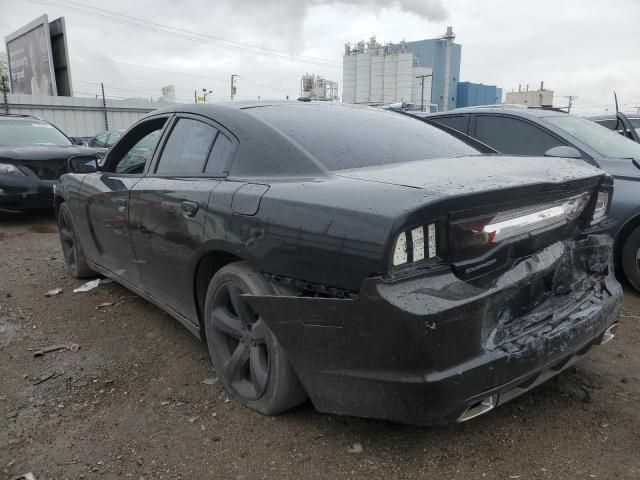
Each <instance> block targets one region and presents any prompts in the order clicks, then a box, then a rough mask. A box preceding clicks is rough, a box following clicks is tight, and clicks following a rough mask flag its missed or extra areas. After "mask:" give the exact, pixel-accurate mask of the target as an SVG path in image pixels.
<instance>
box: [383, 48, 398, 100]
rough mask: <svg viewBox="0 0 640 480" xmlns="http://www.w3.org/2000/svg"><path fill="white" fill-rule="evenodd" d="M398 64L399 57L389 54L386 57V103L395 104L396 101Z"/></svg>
mask: <svg viewBox="0 0 640 480" xmlns="http://www.w3.org/2000/svg"><path fill="white" fill-rule="evenodd" d="M397 64H398V56H397V55H395V54H392V53H387V54H386V55H385V57H384V95H383V98H382V101H383V102H384V103H393V102H395V101H396V70H397V66H398V65H397Z"/></svg>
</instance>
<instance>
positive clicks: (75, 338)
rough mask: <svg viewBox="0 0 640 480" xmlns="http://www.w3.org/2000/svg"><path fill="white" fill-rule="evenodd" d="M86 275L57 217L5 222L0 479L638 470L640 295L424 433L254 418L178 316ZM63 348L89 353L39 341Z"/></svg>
mask: <svg viewBox="0 0 640 480" xmlns="http://www.w3.org/2000/svg"><path fill="white" fill-rule="evenodd" d="M82 283H83V282H81V281H78V280H75V279H73V278H72V277H71V276H69V275H68V274H67V273H66V271H65V269H64V265H63V260H62V254H61V250H60V244H59V240H58V236H57V229H56V226H55V222H54V221H53V220H52V218H50V217H47V216H38V215H28V216H23V217H2V218H0V477H6V478H13V477H14V476H16V475H19V474H22V473H26V472H33V473H34V474H36V476H37V478H38V479H39V480H41V479H51V478H56V479H63V478H133V479H136V480H137V479H142V478H144V479H156V478H181V479H196V478H198V479H204V478H231V479H254V478H292V479H300V478H352V477H353V478H367V479H369V478H386V479H388V478H429V479H439V478H446V479H450V478H454V479H455V478H460V479H475V478H478V479H482V478H487V479H494V478H496V479H523V480H524V479H578V478H580V479H582V478H585V479H590V478H611V479H637V478H640V410H639V409H638V404H639V403H640V369H639V367H640V356H639V355H638V343H639V340H640V297H639V296H638V295H637V294H636V293H634V292H633V291H631V290H630V289H627V290H626V292H625V301H624V308H623V313H622V318H621V319H620V321H621V328H620V329H619V330H618V336H617V337H616V338H615V339H614V340H613V341H612V342H610V343H608V344H607V345H605V346H603V347H601V348H598V349H596V350H594V351H592V352H590V353H589V354H588V355H587V357H586V358H585V359H583V360H582V361H581V362H580V363H579V364H578V365H577V366H576V367H574V368H572V369H570V370H568V371H567V372H565V373H563V374H561V375H560V376H559V377H557V378H556V379H554V380H552V381H550V382H548V383H547V384H545V385H543V386H541V387H539V388H538V389H536V390H534V391H533V392H530V393H529V394H527V395H524V396H522V397H520V398H519V399H517V400H515V401H513V402H512V403H510V404H507V405H505V406H503V407H501V408H498V409H496V410H495V411H493V412H491V413H490V414H488V415H485V416H483V417H480V418H478V419H476V420H473V421H471V422H469V423H466V424H461V425H451V426H446V427H434V428H421V427H413V426H407V425H398V424H393V423H388V422H380V421H372V420H363V419H356V418H348V417H337V416H332V415H324V414H320V413H318V412H316V411H315V410H314V409H313V407H312V406H311V405H310V404H308V403H307V404H305V405H303V406H301V407H299V408H297V409H295V410H294V411H292V412H289V413H287V414H284V415H280V416H278V417H263V416H261V415H259V414H257V413H254V412H251V411H249V410H247V409H244V408H242V407H240V406H239V405H238V404H236V403H235V402H234V401H233V400H229V399H228V397H227V395H226V394H225V392H224V390H223V389H222V387H221V386H220V384H219V383H215V381H214V382H213V384H207V383H212V382H207V383H203V380H205V379H215V373H214V372H213V371H212V368H211V366H210V363H209V360H208V358H207V353H206V349H205V347H204V345H203V344H201V343H200V342H199V341H198V340H197V339H195V338H194V337H193V336H191V335H190V334H189V333H188V332H187V330H186V329H184V328H183V327H182V326H180V325H179V324H178V323H177V322H176V321H174V320H173V319H172V318H171V317H169V316H168V315H166V314H164V313H163V312H161V311H160V310H159V309H158V308H156V307H154V306H153V305H151V304H149V303H147V302H146V301H144V300H142V299H141V298H139V297H137V296H135V295H134V294H133V293H131V292H129V291H128V290H126V289H125V288H123V287H121V286H119V285H117V284H113V283H112V284H106V285H101V286H99V287H98V288H97V289H95V290H93V291H91V292H88V293H72V290H73V288H75V287H77V286H79V285H81V284H82ZM55 288H62V292H61V293H59V294H57V295H54V296H51V297H46V296H45V293H46V292H47V291H49V290H52V289H55ZM68 343H76V344H78V345H79V347H80V348H79V350H78V351H77V352H73V351H69V350H61V351H57V352H52V353H48V354H46V355H45V356H44V357H39V358H34V356H33V352H32V351H30V349H33V348H37V347H42V346H47V345H52V344H68ZM354 446H355V448H354ZM358 447H361V449H360V448H358ZM360 450H361V451H360Z"/></svg>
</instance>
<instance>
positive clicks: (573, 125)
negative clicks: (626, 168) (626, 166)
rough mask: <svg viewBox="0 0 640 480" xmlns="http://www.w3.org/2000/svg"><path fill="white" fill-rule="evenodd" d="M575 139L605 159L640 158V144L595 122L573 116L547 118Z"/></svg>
mask: <svg viewBox="0 0 640 480" xmlns="http://www.w3.org/2000/svg"><path fill="white" fill-rule="evenodd" d="M546 120H547V121H548V122H550V123H552V124H553V125H555V126H556V127H558V128H561V129H562V130H564V131H565V132H566V133H568V134H569V135H571V136H572V137H573V138H575V139H577V140H579V141H581V142H582V143H584V144H586V145H588V146H589V147H591V148H592V149H593V150H595V151H596V152H598V153H599V154H600V155H602V156H603V157H610V158H640V144H639V143H636V142H634V141H633V140H629V139H628V138H626V137H624V136H623V135H620V134H618V133H617V132H615V131H613V130H609V129H608V128H606V127H603V126H602V125H598V124H597V123H595V122H591V121H589V120H585V119H584V118H580V117H574V116H573V115H562V116H557V117H546Z"/></svg>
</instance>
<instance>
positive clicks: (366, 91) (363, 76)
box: [355, 51, 371, 103]
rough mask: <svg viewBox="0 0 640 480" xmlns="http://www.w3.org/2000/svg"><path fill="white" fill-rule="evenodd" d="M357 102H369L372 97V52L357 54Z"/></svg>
mask: <svg viewBox="0 0 640 480" xmlns="http://www.w3.org/2000/svg"><path fill="white" fill-rule="evenodd" d="M356 58H357V60H356V102H355V103H369V98H370V97H371V54H370V53H369V52H368V51H367V52H362V53H358V55H357V56H356Z"/></svg>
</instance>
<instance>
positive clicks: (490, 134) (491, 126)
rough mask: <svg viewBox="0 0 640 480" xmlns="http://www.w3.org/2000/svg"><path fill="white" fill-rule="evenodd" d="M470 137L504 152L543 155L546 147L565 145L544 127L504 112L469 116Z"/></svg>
mask: <svg viewBox="0 0 640 480" xmlns="http://www.w3.org/2000/svg"><path fill="white" fill-rule="evenodd" d="M472 117H473V121H472V126H471V129H472V130H471V136H472V137H474V138H477V139H478V140H480V141H481V142H483V143H486V144H487V145H489V146H490V147H493V148H495V149H496V150H498V151H499V152H500V153H503V154H507V155H535V156H543V155H544V154H545V152H546V151H547V150H549V149H550V148H553V147H557V146H560V145H566V142H564V141H563V140H562V139H560V138H559V137H556V136H555V135H553V134H552V133H551V132H548V131H547V130H545V129H544V128H543V127H540V126H539V125H537V124H535V123H533V122H529V121H526V120H523V119H520V118H515V117H511V116H506V115H497V114H496V115H491V114H484V113H483V114H477V115H472Z"/></svg>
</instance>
